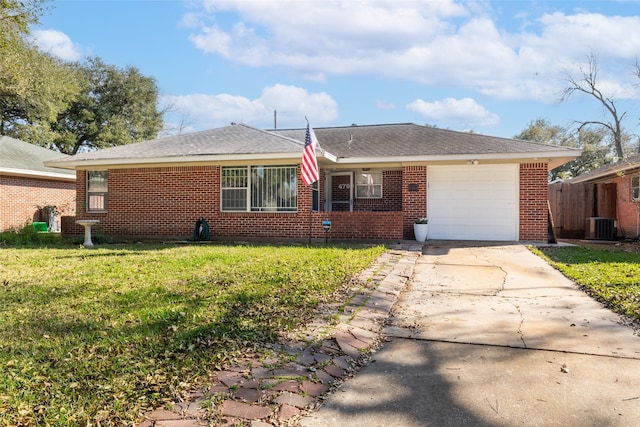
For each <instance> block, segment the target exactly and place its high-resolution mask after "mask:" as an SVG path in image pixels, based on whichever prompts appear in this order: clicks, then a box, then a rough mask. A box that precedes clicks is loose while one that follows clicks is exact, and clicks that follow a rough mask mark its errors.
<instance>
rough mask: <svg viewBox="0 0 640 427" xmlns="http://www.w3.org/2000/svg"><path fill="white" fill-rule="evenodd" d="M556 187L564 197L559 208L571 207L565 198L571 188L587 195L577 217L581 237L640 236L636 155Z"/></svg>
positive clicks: (639, 159) (639, 168) (639, 162)
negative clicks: (585, 208)
mask: <svg viewBox="0 0 640 427" xmlns="http://www.w3.org/2000/svg"><path fill="white" fill-rule="evenodd" d="M556 187H557V188H560V189H561V190H562V199H563V200H564V203H563V204H561V205H560V206H561V208H560V209H566V210H569V211H573V210H574V206H572V205H573V203H571V202H570V201H569V198H570V197H572V194H573V193H575V192H579V193H580V194H579V196H580V197H583V198H584V194H589V195H591V197H590V199H591V200H590V203H589V206H588V211H587V212H586V213H585V214H583V217H581V218H579V220H581V222H582V224H585V233H584V236H585V237H587V238H593V239H607V240H610V237H615V238H626V239H637V238H638V237H640V155H635V156H632V157H629V158H627V159H624V160H620V161H618V162H616V163H612V164H610V165H607V166H603V167H601V168H598V169H596V170H593V171H591V172H588V173H585V174H582V175H580V176H577V177H575V178H572V179H570V180H567V181H566V182H565V183H564V184H563V185H562V187H558V186H556ZM574 188H575V191H573V189H574ZM561 214H564V213H559V215H561ZM605 225H606V226H607V227H606V229H605V228H604V226H605ZM612 226H615V230H612V229H611V227H612ZM594 233H595V234H594Z"/></svg>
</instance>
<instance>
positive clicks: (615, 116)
mask: <svg viewBox="0 0 640 427" xmlns="http://www.w3.org/2000/svg"><path fill="white" fill-rule="evenodd" d="M580 72H581V74H582V75H581V77H580V78H576V77H574V76H572V75H571V74H568V73H567V83H568V87H567V88H565V89H564V90H563V91H562V92H561V93H560V100H559V102H565V101H567V100H568V99H569V97H571V95H573V94H574V93H575V92H580V93H584V94H586V95H589V96H591V97H593V98H595V99H596V100H597V101H598V102H599V103H600V104H601V105H602V106H603V107H604V108H605V109H606V110H607V111H608V112H609V115H610V116H611V119H612V121H611V122H607V123H605V122H598V121H585V122H578V123H581V125H580V128H582V127H584V126H585V125H589V124H595V125H599V126H604V127H605V128H607V129H608V130H609V131H610V132H611V134H612V136H613V142H614V147H615V150H616V155H617V156H618V158H619V159H622V158H624V152H623V148H622V120H623V119H624V117H625V115H626V112H624V113H622V114H619V113H618V110H617V108H616V103H615V100H613V99H612V98H609V97H607V96H606V95H605V94H603V93H602V92H601V91H600V89H599V88H598V85H597V80H598V60H597V58H596V56H595V54H593V53H591V54H590V55H589V57H588V69H586V70H585V69H584V68H583V67H580ZM636 74H637V75H638V77H639V78H640V66H639V65H638V64H637V63H636Z"/></svg>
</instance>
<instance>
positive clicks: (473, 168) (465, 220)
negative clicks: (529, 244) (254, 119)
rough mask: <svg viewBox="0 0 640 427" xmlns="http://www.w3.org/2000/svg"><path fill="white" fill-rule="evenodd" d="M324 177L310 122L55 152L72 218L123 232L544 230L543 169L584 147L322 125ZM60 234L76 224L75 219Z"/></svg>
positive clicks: (284, 234) (297, 236)
mask: <svg viewBox="0 0 640 427" xmlns="http://www.w3.org/2000/svg"><path fill="white" fill-rule="evenodd" d="M315 133H316V135H317V138H318V144H319V146H318V149H317V151H316V155H317V159H318V165H319V168H320V180H319V182H317V183H315V184H314V185H313V186H310V187H307V186H305V185H304V183H303V182H302V179H300V178H299V177H300V161H301V156H302V151H303V145H304V144H303V141H304V138H305V129H291V130H271V131H267V130H260V129H256V128H253V127H250V126H246V125H243V124H232V125H230V126H225V127H222V128H217V129H212V130H207V131H202V132H197V133H192V134H185V135H178V136H173V137H169V138H163V139H157V140H151V141H144V142H140V143H136V144H131V145H127V146H120V147H114V148H110V149H105V150H101V151H96V152H91V153H85V154H81V155H77V156H74V157H71V158H66V159H60V160H56V161H51V162H48V163H47V164H48V165H50V166H56V167H62V168H68V169H75V170H76V172H77V181H76V186H77V187H76V188H77V217H78V218H82V219H96V220H99V221H100V223H99V224H98V225H97V226H96V228H95V229H96V230H98V232H102V233H104V234H106V235H113V236H122V237H126V236H129V237H155V238H167V237H173V238H183V239H184V238H189V237H190V236H192V232H193V228H194V224H195V222H196V221H197V220H198V219H200V218H204V219H205V220H206V221H207V222H208V223H209V226H210V229H211V238H212V239H224V240H232V239H271V238H273V239H288V240H302V241H304V240H306V239H324V238H325V234H324V231H323V228H322V221H323V220H329V221H331V224H332V227H331V231H330V234H329V237H330V238H332V239H365V240H396V239H413V238H414V237H413V221H414V220H415V219H416V218H419V217H425V216H428V217H429V227H430V232H429V234H430V238H431V239H465V240H503V241H516V240H546V238H547V172H548V170H549V169H551V168H554V167H556V166H558V165H561V164H563V163H565V162H567V161H569V160H571V159H573V158H575V157H577V156H578V155H579V154H580V152H579V151H578V150H574V149H568V148H565V147H558V146H550V145H546V144H540V143H534V142H530V141H520V140H512V139H505V138H496V137H490V136H484V135H478V134H473V133H463V132H454V131H449V130H444V129H437V128H432V127H426V126H419V125H415V124H410V123H409V124H390V125H369V126H349V127H335V128H318V129H315ZM63 232H68V233H73V234H79V233H81V229H78V227H77V226H75V224H74V223H73V221H71V219H68V220H67V221H63Z"/></svg>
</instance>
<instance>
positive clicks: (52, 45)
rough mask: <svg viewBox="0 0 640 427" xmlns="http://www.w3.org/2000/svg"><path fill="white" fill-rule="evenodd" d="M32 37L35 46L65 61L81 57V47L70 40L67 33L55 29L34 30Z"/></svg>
mask: <svg viewBox="0 0 640 427" xmlns="http://www.w3.org/2000/svg"><path fill="white" fill-rule="evenodd" d="M31 36H32V39H33V41H34V43H35V44H36V46H38V48H39V49H40V50H42V51H44V52H48V53H50V54H52V55H53V56H57V57H58V58H60V59H63V60H65V61H78V60H79V59H81V58H82V57H83V53H82V49H81V48H80V46H79V45H78V44H76V43H73V42H72V41H71V38H69V36H68V35H66V34H65V33H63V32H61V31H57V30H35V31H33V32H32V35H31Z"/></svg>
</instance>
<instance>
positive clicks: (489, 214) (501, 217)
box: [427, 165, 518, 240]
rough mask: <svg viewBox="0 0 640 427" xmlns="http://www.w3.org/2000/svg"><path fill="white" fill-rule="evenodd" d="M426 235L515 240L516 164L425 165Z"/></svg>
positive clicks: (462, 238) (516, 217) (516, 228)
mask: <svg viewBox="0 0 640 427" xmlns="http://www.w3.org/2000/svg"><path fill="white" fill-rule="evenodd" d="M428 185H429V187H428V205H427V208H428V216H429V238H431V239H455V240H517V238H518V165H469V166H431V167H429V168H428Z"/></svg>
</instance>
